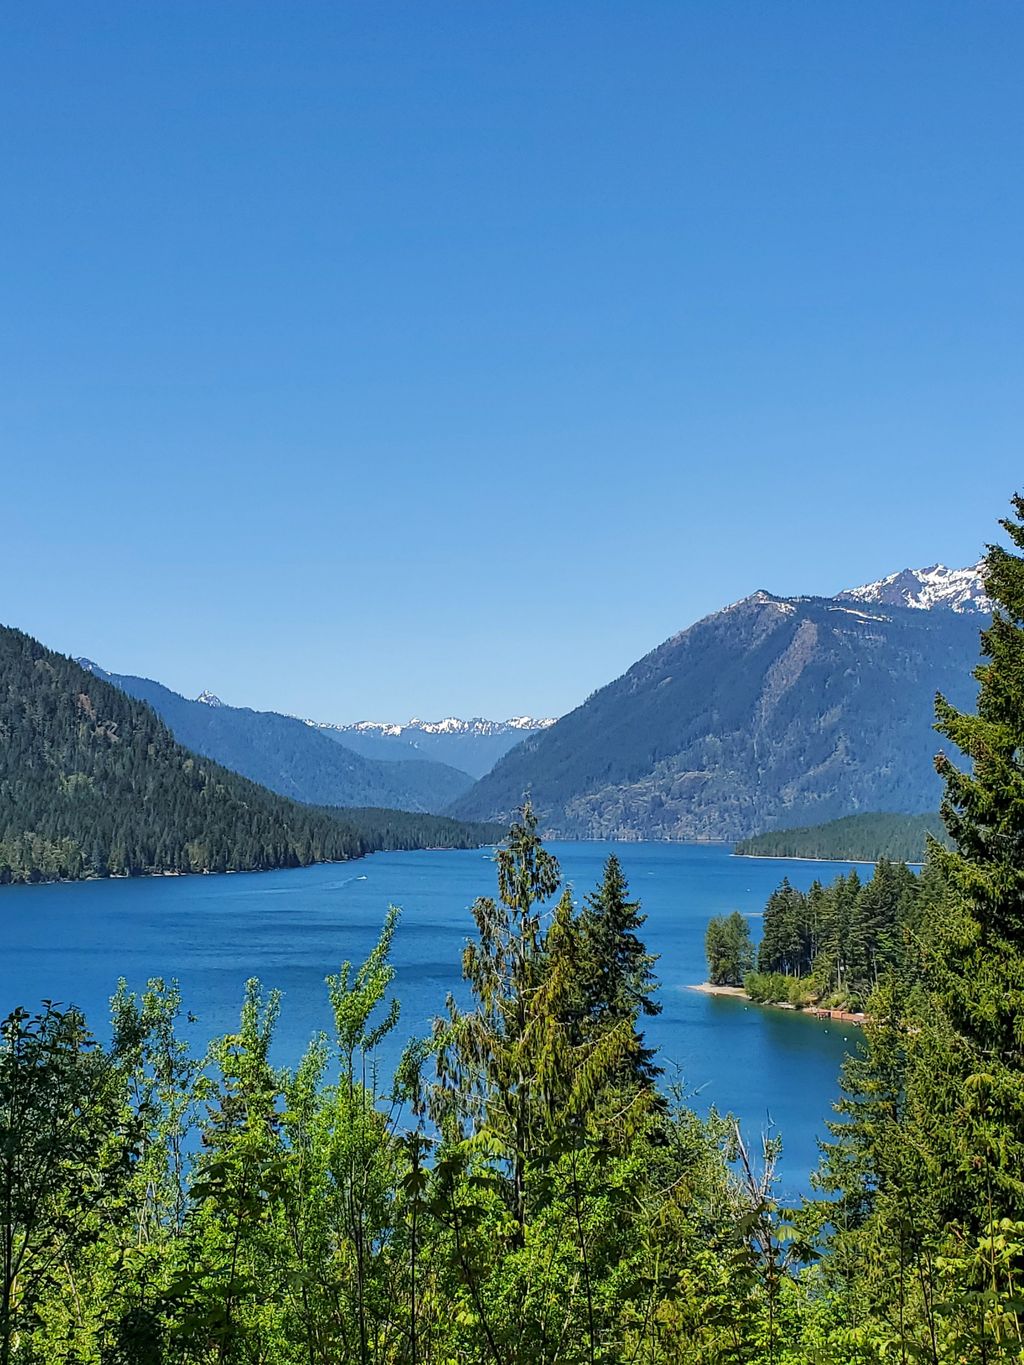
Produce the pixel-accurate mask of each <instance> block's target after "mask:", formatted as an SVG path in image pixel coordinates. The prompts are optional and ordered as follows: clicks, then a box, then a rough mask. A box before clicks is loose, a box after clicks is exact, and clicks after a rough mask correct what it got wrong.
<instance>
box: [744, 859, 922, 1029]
mask: <svg viewBox="0 0 1024 1365" xmlns="http://www.w3.org/2000/svg"><path fill="white" fill-rule="evenodd" d="M935 881H936V879H935V876H934V874H931V875H930V876H929V877H927V878H924V879H919V878H918V877H917V876H915V874H914V873H913V872H912V871H911V870H910V868H908V867H907V866H906V864H905V863H891V862H888V861H886V860H885V859H883V860H882V861H881V862H879V864H878V866H877V867H876V868H875V872H874V876H872V877H871V879H870V880H869V881H864V880H862V879H861V877H860V876H859V875H858V874H857V873H856V872H851V873H850V874H849V875H848V876H845V877H838V878H837V879H836V880H835V881H834V882H833V883H832V884H831V885H830V886H822V884H821V883H820V882H815V883H814V884H813V886H812V887H811V889H810V890H809V891H807V892H803V891H798V890H797V889H796V888H795V887H793V886H790V884H789V882H788V880H783V883H782V885H781V886H780V887H779V889H778V890H777V891H775V892H774V893H773V894H772V895H771V896H770V897H769V899H768V903H767V905H766V906H765V911H764V920H763V923H762V932H761V942H760V944H759V945H758V949H757V971H756V972H751V973H748V975H747V976H746V977H745V979H744V984H745V986H746V988H747V991H748V993H749V994H750V995H751V996H752V997H753V998H754V999H755V1000H782V1001H788V1002H789V1003H791V1004H806V1003H808V1002H809V1001H811V1000H814V1001H818V1002H821V1003H822V1004H825V1005H830V1006H834V1007H838V1008H841V1009H854V1010H861V1009H863V1008H864V1007H865V1005H866V1004H867V1001H868V999H869V998H870V996H871V994H872V993H873V992H874V991H875V990H876V989H877V987H878V985H879V983H880V982H881V981H882V980H883V979H890V980H899V981H906V980H908V979H911V980H912V979H913V977H914V974H915V971H916V954H917V946H916V945H917V938H918V933H917V931H918V925H919V921H920V919H921V916H922V915H923V913H924V911H923V908H922V906H921V905H920V903H919V902H920V900H921V898H922V896H924V897H927V896H929V895H930V896H932V897H935V896H940V897H941V887H937V886H936V885H935Z"/></svg>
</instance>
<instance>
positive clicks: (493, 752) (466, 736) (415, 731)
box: [200, 698, 555, 778]
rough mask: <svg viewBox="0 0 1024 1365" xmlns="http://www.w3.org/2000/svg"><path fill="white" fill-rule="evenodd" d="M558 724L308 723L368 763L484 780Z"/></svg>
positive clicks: (519, 720) (527, 720) (523, 719)
mask: <svg viewBox="0 0 1024 1365" xmlns="http://www.w3.org/2000/svg"><path fill="white" fill-rule="evenodd" d="M200 700H202V698H200ZM554 723H555V722H554V720H553V719H546V720H534V719H533V717H531V716H513V717H512V718H511V720H483V719H482V718H480V717H479V716H477V717H475V718H474V719H473V720H458V719H457V718H456V717H454V716H449V717H448V718H447V719H446V720H435V721H428V720H415V719H414V720H410V721H409V722H408V724H406V725H394V724H389V723H387V722H382V721H372V720H362V721H358V722H357V723H356V724H355V725H331V724H328V723H326V722H323V721H312V720H310V721H307V722H306V724H307V725H310V726H312V727H313V728H314V729H317V730H319V731H320V732H321V733H322V734H325V735H328V736H329V737H330V738H331V739H333V740H336V741H337V742H338V743H339V744H343V745H344V746H345V748H346V749H352V750H353V751H354V752H355V753H357V754H362V755H363V757H364V758H373V759H379V760H383V761H384V762H394V761H395V760H396V759H434V760H435V761H437V762H440V763H447V764H450V765H451V766H452V767H453V768H459V769H461V770H462V772H465V773H469V774H470V775H471V776H472V777H474V778H479V777H483V776H484V774H485V773H488V772H490V770H491V769H492V768H493V767H494V765H495V763H497V761H498V759H499V758H502V757H503V756H504V755H505V754H507V753H508V751H509V750H510V749H512V748H514V746H515V745H517V744H519V743H520V742H521V741H522V740H524V739H527V738H529V736H530V735H535V734H537V733H538V732H539V731H540V730H545V729H547V728H548V727H549V726H551V725H554Z"/></svg>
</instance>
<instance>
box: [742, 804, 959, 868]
mask: <svg viewBox="0 0 1024 1365" xmlns="http://www.w3.org/2000/svg"><path fill="white" fill-rule="evenodd" d="M929 839H938V840H939V841H940V842H941V843H944V844H946V845H947V847H948V845H949V842H950V840H949V836H948V835H947V833H946V828H945V826H944V825H943V823H942V817H941V816H940V815H939V813H938V812H937V811H936V812H935V814H934V815H898V814H892V813H890V812H887V811H865V812H863V813H861V814H859V815H847V816H844V817H843V818H842V819H840V820H829V821H828V822H827V823H826V824H823V825H803V826H801V827H799V828H797V829H778V830H771V831H769V832H768V833H766V834H755V835H753V836H752V837H751V838H749V839H741V840H740V841H739V843H738V844H737V845H736V846H735V848H734V849H733V852H734V853H735V854H736V855H737V856H738V857H741V858H822V859H831V860H833V861H835V862H843V863H876V862H878V861H879V859H881V858H888V859H889V860H890V861H893V862H901V863H923V862H924V860H925V857H926V856H927V852H928V840H929Z"/></svg>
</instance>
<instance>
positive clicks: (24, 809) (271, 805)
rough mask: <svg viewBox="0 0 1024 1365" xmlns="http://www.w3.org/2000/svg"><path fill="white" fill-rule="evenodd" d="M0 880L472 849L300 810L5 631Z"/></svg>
mask: <svg viewBox="0 0 1024 1365" xmlns="http://www.w3.org/2000/svg"><path fill="white" fill-rule="evenodd" d="M0 736H2V739H3V743H2V744H0V882H10V881H45V880H53V879H55V878H65V877H66V878H77V877H84V876H105V875H111V874H113V875H120V874H137V873H143V872H206V871H226V870H227V869H238V870H244V869H262V868H270V867H296V866H301V865H305V864H307V863H311V862H318V861H321V860H324V859H340V858H350V857H357V856H359V855H360V854H362V853H367V852H370V851H372V850H374V849H378V848H423V847H428V846H436V845H439V844H447V845H449V846H452V847H459V848H467V847H472V846H474V845H478V844H480V843H483V842H486V841H489V840H492V839H493V838H494V831H492V830H484V829H481V828H479V827H478V828H476V829H469V828H467V827H466V826H460V825H458V824H457V823H456V822H455V821H452V820H447V819H444V818H440V817H438V816H433V815H410V814H403V813H401V812H395V811H353V812H347V811H346V812H345V813H344V814H342V813H340V812H338V811H335V810H326V809H323V808H321V809H316V808H312V807H309V806H301V805H298V804H297V803H296V802H294V801H289V800H286V799H284V798H283V797H280V796H276V795H274V794H273V793H272V792H269V791H267V790H266V789H265V788H263V787H259V786H257V785H256V784H255V783H252V782H249V781H247V780H246V779H245V778H244V777H239V776H238V774H237V773H233V772H228V771H227V770H226V769H225V768H222V767H221V766H220V765H219V764H216V763H211V762H208V761H206V760H205V759H203V758H200V757H198V756H197V755H196V754H194V753H190V752H189V751H188V750H187V749H185V748H183V747H182V745H180V744H179V743H177V742H176V741H175V739H174V736H173V735H172V734H171V732H170V730H169V729H168V728H167V726H166V725H164V724H163V722H162V721H161V720H160V719H159V718H158V717H157V715H156V714H155V712H154V711H153V710H152V709H151V708H150V707H149V706H147V705H145V704H144V703H143V702H141V701H138V700H136V699H134V698H133V697H130V696H128V695H127V694H126V693H125V692H124V691H122V690H121V689H120V688H118V687H115V686H114V685H113V684H112V683H110V682H108V681H106V680H105V679H104V678H102V677H101V676H99V674H98V673H97V672H95V671H93V672H89V671H87V670H86V669H84V668H82V667H81V666H80V665H79V664H78V663H76V662H75V661H74V660H72V659H68V658H65V657H64V656H63V655H60V654H55V653H54V652H53V651H52V650H48V649H46V648H44V646H43V645H41V644H40V643H39V642H38V641H37V640H33V639H32V638H31V637H30V636H28V635H25V634H24V633H23V632H21V631H18V630H13V629H10V628H8V627H3V626H0Z"/></svg>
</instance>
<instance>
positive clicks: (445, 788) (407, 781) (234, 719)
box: [78, 659, 472, 812]
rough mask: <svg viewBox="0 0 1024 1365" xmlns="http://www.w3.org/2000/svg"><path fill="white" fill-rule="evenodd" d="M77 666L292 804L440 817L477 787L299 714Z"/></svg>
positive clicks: (85, 663)
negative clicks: (358, 743)
mask: <svg viewBox="0 0 1024 1365" xmlns="http://www.w3.org/2000/svg"><path fill="white" fill-rule="evenodd" d="M78 662H79V663H80V664H81V666H82V667H83V668H85V669H87V670H88V671H89V672H91V673H92V674H93V675H94V676H95V677H98V678H103V679H104V680H105V681H107V682H110V683H113V685H114V686H115V687H120V688H121V690H122V691H124V692H127V693H128V695H129V696H131V697H136V698H138V699H139V700H140V701H144V702H147V703H148V704H149V705H150V706H152V708H153V710H154V711H155V712H156V713H157V715H158V716H160V718H161V719H162V720H163V721H164V722H165V723H166V724H167V725H168V726H169V727H170V728H171V730H172V731H173V732H174V736H175V738H176V739H177V740H178V742H179V743H180V744H184V745H185V747H186V748H189V749H194V750H195V751H196V753H199V754H202V755H204V757H206V758H210V759H213V760H214V761H215V762H217V763H222V764H223V765H224V767H225V768H231V769H232V770H233V771H234V772H237V773H241V774H242V775H243V776H244V777H248V778H250V779H251V780H252V781H253V782H258V783H260V784H261V786H264V787H269V788H270V790H271V791H274V792H278V793H279V794H280V795H282V796H288V797H291V798H292V799H293V800H295V801H304V802H308V803H309V804H310V805H316V806H374V807H379V806H387V807H392V808H396V809H398V810H409V811H435V812H436V811H440V810H442V809H444V807H445V806H447V805H448V804H449V803H450V802H451V801H453V800H455V798H456V797H458V796H460V795H461V794H462V793H463V792H465V791H466V790H467V789H468V788H469V786H470V785H471V784H472V778H471V777H470V776H469V775H468V774H466V773H464V772H460V771H458V770H457V769H455V768H452V767H451V766H449V765H447V764H444V763H434V762H420V761H416V760H407V761H405V762H397V763H383V762H380V761H379V760H374V759H372V758H366V757H364V756H363V755H362V754H358V753H355V752H353V751H352V750H351V749H349V748H347V747H345V746H343V745H341V744H338V743H335V742H333V741H332V740H331V739H329V738H328V737H327V736H326V735H325V734H322V733H320V732H319V731H318V730H317V729H315V728H311V727H310V726H308V725H306V724H305V723H304V722H303V721H301V720H296V719H295V717H294V716H281V715H278V714H277V713H276V712H274V711H250V710H249V709H247V708H245V707H239V706H225V705H224V703H223V702H222V701H221V700H220V699H219V698H218V697H215V696H214V695H213V694H212V693H211V692H203V693H202V694H201V695H200V696H199V697H198V698H196V700H195V701H189V700H188V698H186V697H183V696H181V695H180V694H179V693H177V692H172V691H171V690H170V688H167V687H164V686H163V685H162V684H161V683H158V682H152V681H151V680H150V679H148V678H136V677H131V676H128V675H123V674H117V673H107V672H106V671H105V670H104V669H102V668H100V666H99V665H98V664H95V663H93V662H92V661H91V660H90V659H79V660H78Z"/></svg>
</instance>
